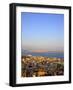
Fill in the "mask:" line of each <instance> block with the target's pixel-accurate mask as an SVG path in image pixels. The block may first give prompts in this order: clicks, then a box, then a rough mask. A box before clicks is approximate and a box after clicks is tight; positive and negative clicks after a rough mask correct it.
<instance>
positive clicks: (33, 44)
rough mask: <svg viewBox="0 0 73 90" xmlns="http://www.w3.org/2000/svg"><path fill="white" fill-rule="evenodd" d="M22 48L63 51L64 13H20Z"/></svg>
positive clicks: (36, 50)
mask: <svg viewBox="0 0 73 90" xmlns="http://www.w3.org/2000/svg"><path fill="white" fill-rule="evenodd" d="M21 29H22V42H21V44H22V49H23V50H29V51H32V52H48V51H58V52H64V15H63V14H49V13H29V12H22V13H21Z"/></svg>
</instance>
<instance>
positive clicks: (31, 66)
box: [21, 55, 64, 77]
mask: <svg viewBox="0 0 73 90" xmlns="http://www.w3.org/2000/svg"><path fill="white" fill-rule="evenodd" d="M21 62H22V63H21V64H22V70H21V76H22V77H39V76H56V75H64V59H62V58H48V57H43V56H31V55H30V56H22V60H21Z"/></svg>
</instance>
